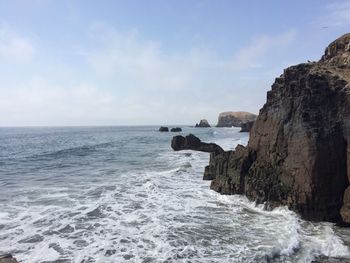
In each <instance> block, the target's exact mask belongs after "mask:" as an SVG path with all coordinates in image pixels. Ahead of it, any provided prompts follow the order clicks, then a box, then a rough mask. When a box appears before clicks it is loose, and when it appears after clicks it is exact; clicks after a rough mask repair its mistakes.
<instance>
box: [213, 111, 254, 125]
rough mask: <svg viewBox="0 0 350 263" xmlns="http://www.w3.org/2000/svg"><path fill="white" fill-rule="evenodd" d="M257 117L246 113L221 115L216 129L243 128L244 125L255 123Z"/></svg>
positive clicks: (230, 112) (236, 112) (228, 112)
mask: <svg viewBox="0 0 350 263" xmlns="http://www.w3.org/2000/svg"><path fill="white" fill-rule="evenodd" d="M256 117H257V116H256V115H255V114H253V113H250V112H244V111H226V112H222V113H220V114H219V118H218V124H217V125H216V127H241V125H242V123H246V122H250V121H255V120H256Z"/></svg>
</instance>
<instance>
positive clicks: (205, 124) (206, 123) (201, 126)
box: [195, 119, 210, 128]
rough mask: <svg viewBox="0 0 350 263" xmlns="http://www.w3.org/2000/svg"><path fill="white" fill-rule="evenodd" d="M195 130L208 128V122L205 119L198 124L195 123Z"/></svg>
mask: <svg viewBox="0 0 350 263" xmlns="http://www.w3.org/2000/svg"><path fill="white" fill-rule="evenodd" d="M195 127H196V128H210V125H209V122H208V121H207V120H206V119H203V120H201V121H200V122H199V124H198V123H196V126H195Z"/></svg>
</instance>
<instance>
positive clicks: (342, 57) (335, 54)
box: [319, 33, 350, 68]
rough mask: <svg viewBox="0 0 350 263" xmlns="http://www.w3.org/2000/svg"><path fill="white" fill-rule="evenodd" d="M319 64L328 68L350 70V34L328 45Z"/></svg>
mask: <svg viewBox="0 0 350 263" xmlns="http://www.w3.org/2000/svg"><path fill="white" fill-rule="evenodd" d="M319 62H321V63H325V64H327V65H329V66H335V67H340V68H350V33H347V34H345V35H342V36H341V37H339V38H338V39H336V40H335V41H333V42H332V43H330V44H329V45H328V47H327V48H326V50H325V53H324V55H323V56H322V58H321V60H320V61H319Z"/></svg>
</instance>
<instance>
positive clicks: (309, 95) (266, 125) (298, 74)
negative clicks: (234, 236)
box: [206, 34, 350, 223]
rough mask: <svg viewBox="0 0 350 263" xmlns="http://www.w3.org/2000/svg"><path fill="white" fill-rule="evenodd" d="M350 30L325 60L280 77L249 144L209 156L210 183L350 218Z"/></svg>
mask: <svg viewBox="0 0 350 263" xmlns="http://www.w3.org/2000/svg"><path fill="white" fill-rule="evenodd" d="M349 47H350V34H346V35H344V36H342V37H341V38H339V39H337V40H336V41H334V42H333V43H331V44H330V45H329V47H328V48H327V49H326V52H325V55H324V56H323V57H322V58H321V60H320V61H319V62H314V63H305V64H299V65H296V66H292V67H289V68H287V69H286V70H284V73H283V74H282V75H281V76H280V77H278V78H276V80H275V82H274V84H273V85H272V89H271V90H270V91H269V92H268V93H267V102H266V104H265V105H264V106H263V108H262V109H261V110H260V113H259V116H258V118H257V120H256V122H255V124H254V126H253V127H252V130H251V132H250V139H249V143H248V146H247V148H244V147H242V146H239V147H238V148H237V149H236V151H235V152H224V153H221V154H218V155H216V156H215V157H213V158H211V159H210V164H209V166H208V167H207V168H206V171H207V172H208V174H207V175H206V176H207V177H211V178H214V179H213V181H212V184H211V188H212V189H214V190H215V191H218V192H220V193H223V194H245V195H246V196H247V197H248V198H250V199H251V200H255V201H257V202H258V203H264V202H266V204H267V206H270V207H275V206H277V205H287V206H288V207H289V208H290V209H292V210H294V211H296V212H298V213H300V214H301V215H302V217H303V218H305V219H310V220H316V221H331V222H340V221H343V222H347V223H349V222H350V188H349V177H350V86H349V83H350V62H349V61H350V60H349V58H350V48H349Z"/></svg>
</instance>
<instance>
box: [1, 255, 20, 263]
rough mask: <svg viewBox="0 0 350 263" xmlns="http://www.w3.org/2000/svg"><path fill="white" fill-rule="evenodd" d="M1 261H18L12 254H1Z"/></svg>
mask: <svg viewBox="0 0 350 263" xmlns="http://www.w3.org/2000/svg"><path fill="white" fill-rule="evenodd" d="M0 263H18V261H17V260H16V258H14V257H13V256H12V255H11V254H5V255H0Z"/></svg>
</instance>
